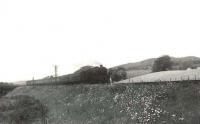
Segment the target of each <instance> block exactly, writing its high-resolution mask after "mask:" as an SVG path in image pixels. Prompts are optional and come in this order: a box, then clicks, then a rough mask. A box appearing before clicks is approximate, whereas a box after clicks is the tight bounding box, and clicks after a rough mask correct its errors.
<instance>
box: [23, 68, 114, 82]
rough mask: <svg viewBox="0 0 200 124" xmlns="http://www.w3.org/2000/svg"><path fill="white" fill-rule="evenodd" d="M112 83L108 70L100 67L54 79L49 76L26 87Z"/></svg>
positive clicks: (83, 69) (81, 69) (81, 70)
mask: <svg viewBox="0 0 200 124" xmlns="http://www.w3.org/2000/svg"><path fill="white" fill-rule="evenodd" d="M99 83H103V84H105V83H110V76H109V73H108V69H107V68H105V67H104V66H103V65H100V66H84V67H82V68H80V69H79V70H78V71H76V72H74V73H72V74H68V75H63V76H58V77H53V76H49V77H46V78H43V79H38V80H29V81H26V85H58V84H66V85H67V84H99Z"/></svg>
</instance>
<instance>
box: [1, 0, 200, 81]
mask: <svg viewBox="0 0 200 124" xmlns="http://www.w3.org/2000/svg"><path fill="white" fill-rule="evenodd" d="M199 6H200V1H199V0H0V58H1V59H0V81H4V82H6V81H7V82H12V81H20V80H30V79H32V77H34V78H35V79H38V78H42V77H45V76H48V75H53V74H54V65H58V75H63V74H68V73H72V72H74V71H75V70H77V69H78V68H80V67H81V66H84V65H88V64H92V65H97V64H103V65H104V66H105V67H112V66H116V65H120V64H124V63H129V62H137V61H141V60H144V59H147V58H151V57H159V56H161V55H165V54H168V55H170V56H175V57H183V56H197V57H200V52H199V50H200V47H199V41H200V23H199V22H200V7H199Z"/></svg>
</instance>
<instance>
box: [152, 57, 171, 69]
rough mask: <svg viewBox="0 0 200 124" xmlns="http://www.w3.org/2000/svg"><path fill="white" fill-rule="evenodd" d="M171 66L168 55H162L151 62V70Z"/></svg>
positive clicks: (169, 67)
mask: <svg viewBox="0 0 200 124" xmlns="http://www.w3.org/2000/svg"><path fill="white" fill-rule="evenodd" d="M171 67H172V61H171V58H170V56H168V55H164V56H161V57H159V58H157V59H156V60H155V62H154V64H153V68H152V72H159V71H167V70H170V69H171Z"/></svg>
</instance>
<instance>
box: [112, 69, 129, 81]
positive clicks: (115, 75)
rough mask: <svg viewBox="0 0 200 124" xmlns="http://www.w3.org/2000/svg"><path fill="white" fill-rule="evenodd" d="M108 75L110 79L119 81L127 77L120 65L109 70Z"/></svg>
mask: <svg viewBox="0 0 200 124" xmlns="http://www.w3.org/2000/svg"><path fill="white" fill-rule="evenodd" d="M109 75H110V77H111V79H112V81H120V80H124V79H126V78H127V73H126V70H125V69H124V68H122V67H118V68H115V69H110V70H109Z"/></svg>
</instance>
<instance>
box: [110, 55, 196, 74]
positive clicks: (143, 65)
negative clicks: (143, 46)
mask: <svg viewBox="0 0 200 124" xmlns="http://www.w3.org/2000/svg"><path fill="white" fill-rule="evenodd" d="M171 59H172V63H173V65H172V69H173V70H184V69H187V68H188V67H191V68H196V67H200V58H198V57H194V56H187V57H181V58H175V57H171ZM155 60H156V58H150V59H146V60H143V61H140V62H134V63H127V64H123V65H119V66H115V67H113V68H116V67H123V68H125V69H126V71H127V73H128V77H136V76H140V75H144V74H148V73H151V70H152V67H153V63H154V61H155Z"/></svg>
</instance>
